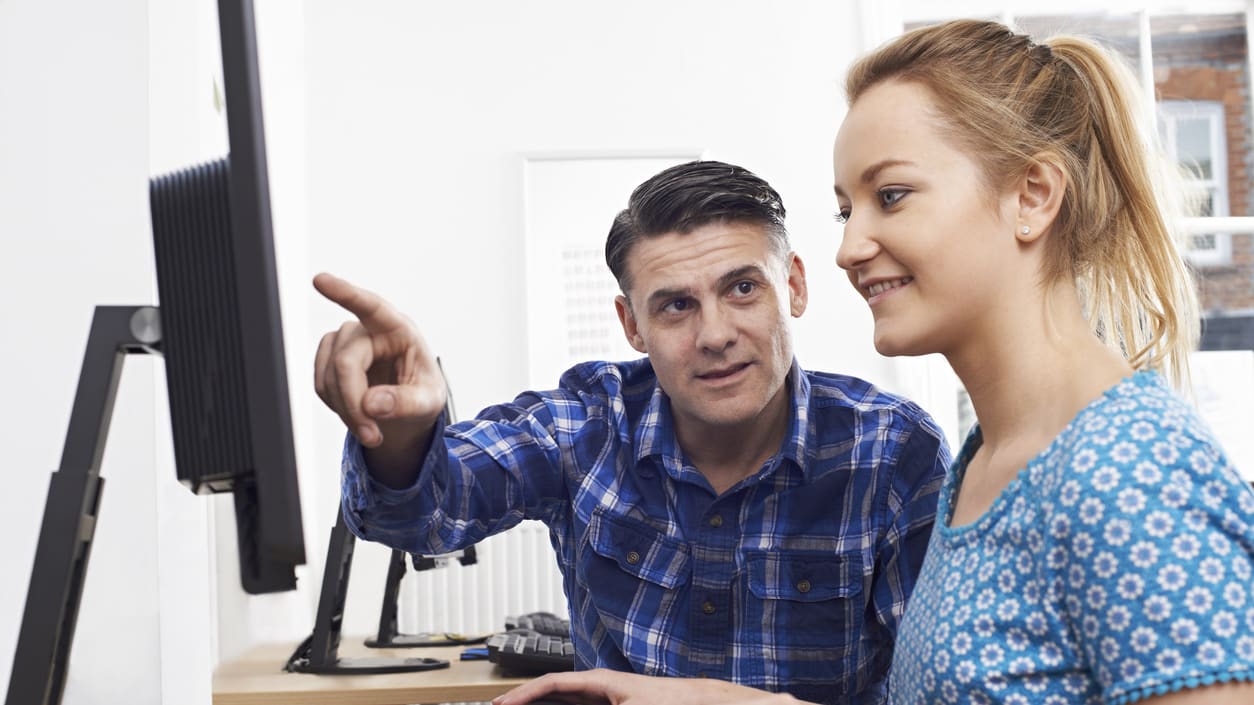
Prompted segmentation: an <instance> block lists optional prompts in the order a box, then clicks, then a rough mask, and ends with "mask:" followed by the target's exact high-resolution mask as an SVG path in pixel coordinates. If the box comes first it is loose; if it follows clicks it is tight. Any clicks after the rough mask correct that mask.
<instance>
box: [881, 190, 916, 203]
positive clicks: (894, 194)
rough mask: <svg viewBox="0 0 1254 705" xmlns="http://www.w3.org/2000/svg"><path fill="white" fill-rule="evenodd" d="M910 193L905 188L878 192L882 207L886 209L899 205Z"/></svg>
mask: <svg viewBox="0 0 1254 705" xmlns="http://www.w3.org/2000/svg"><path fill="white" fill-rule="evenodd" d="M908 193H910V192H909V191H907V190H906V189H903V188H885V189H880V190H879V191H878V192H877V194H878V195H879V197H880V205H881V206H883V207H884V208H892V207H893V206H895V205H897V203H898V202H899V201H901V199H903V198H905V197H906V194H908Z"/></svg>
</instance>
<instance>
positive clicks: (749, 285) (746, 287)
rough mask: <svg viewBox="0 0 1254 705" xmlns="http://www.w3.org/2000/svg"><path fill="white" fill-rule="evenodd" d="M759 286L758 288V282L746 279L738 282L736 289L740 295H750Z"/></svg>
mask: <svg viewBox="0 0 1254 705" xmlns="http://www.w3.org/2000/svg"><path fill="white" fill-rule="evenodd" d="M757 288H758V285H757V284H754V283H753V282H750V281H744V282H738V283H737V284H736V286H735V291H736V293H737V294H739V295H740V296H748V295H749V294H752V293H753V292H754V291H755V290H756V289H757Z"/></svg>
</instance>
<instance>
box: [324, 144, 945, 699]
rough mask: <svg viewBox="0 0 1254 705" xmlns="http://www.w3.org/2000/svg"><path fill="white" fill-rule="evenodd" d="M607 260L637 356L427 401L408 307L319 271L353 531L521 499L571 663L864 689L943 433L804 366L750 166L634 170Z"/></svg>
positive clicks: (834, 692)
mask: <svg viewBox="0 0 1254 705" xmlns="http://www.w3.org/2000/svg"><path fill="white" fill-rule="evenodd" d="M605 249H606V261H607V263H608V264H609V266H610V269H611V270H612V271H613V273H614V275H615V277H616V278H617V279H618V282H619V285H620V288H621V289H622V295H621V296H618V297H617V299H616V300H615V308H616V310H617V312H618V317H619V320H620V321H621V323H622V327H623V332H624V333H625V334H626V336H627V339H628V341H629V342H630V343H631V345H632V347H634V348H635V349H636V350H638V351H640V352H641V353H644V354H646V355H647V356H648V357H647V358H645V359H642V360H638V361H635V362H627V363H610V362H587V363H583V364H580V365H577V366H575V367H574V368H572V369H571V370H569V371H568V372H566V373H565V375H563V377H562V379H561V382H560V384H559V388H558V389H556V390H553V391H548V392H525V393H523V394H521V395H519V396H518V397H517V398H516V399H515V400H514V401H513V402H511V403H509V404H502V405H499V406H494V407H491V408H489V409H486V410H484V411H483V412H481V413H480V414H479V416H478V417H477V418H476V419H475V420H472V421H467V422H463V423H458V424H454V425H452V426H447V427H446V426H445V424H444V421H443V420H442V418H441V410H442V409H443V406H444V399H445V396H444V395H445V391H444V387H443V383H442V378H441V376H440V374H439V373H438V370H437V368H436V365H435V361H434V357H433V356H432V354H431V352H430V351H429V350H428V349H427V347H426V345H425V344H424V343H423V342H422V339H421V337H420V336H419V335H418V332H417V331H416V330H415V328H414V326H413V325H412V324H411V323H409V322H408V321H407V320H406V319H405V318H403V317H402V316H401V315H399V314H398V313H397V312H396V311H395V310H393V309H392V308H391V307H390V306H388V305H387V304H386V303H385V302H383V301H382V300H380V299H379V298H378V297H376V296H375V295H374V294H371V293H369V292H366V291H363V290H361V289H357V288H356V287H354V286H352V285H351V284H348V283H347V282H344V281H341V280H338V279H335V278H334V277H331V276H329V275H319V276H318V277H317V278H315V280H314V284H315V286H316V287H317V288H318V290H319V291H320V292H322V293H323V294H324V295H325V296H327V297H328V298H330V299H331V300H333V301H335V302H337V303H339V304H340V305H342V306H343V307H345V308H346V309H348V310H349V311H351V312H352V313H353V314H355V315H356V316H357V318H358V321H357V322H352V323H347V324H345V325H344V326H343V327H342V328H341V329H340V330H339V331H336V332H333V333H329V334H327V336H325V337H324V338H323V340H322V343H321V345H320V347H319V350H318V357H317V362H316V368H317V371H316V374H317V387H318V393H319V396H321V397H322V399H323V400H324V401H325V402H326V403H327V405H328V406H330V407H331V408H332V409H333V410H334V411H336V413H338V414H339V415H340V416H341V417H342V418H343V419H344V421H345V423H346V425H347V426H348V428H349V430H350V431H352V432H353V433H354V434H355V436H356V438H353V437H350V438H349V440H348V443H347V445H346V451H345V459H344V463H343V466H344V478H343V507H344V514H345V518H346V520H347V522H348V524H349V526H350V528H351V529H352V530H353V531H354V532H355V533H356V534H357V535H358V536H360V537H362V538H364V539H368V540H375V541H381V542H383V543H386V544H388V545H390V546H394V547H397V548H400V549H403V550H406V551H410V552H414V553H425V554H432V553H442V552H447V551H453V550H457V549H458V548H461V547H463V546H466V545H469V544H472V543H474V542H476V541H479V540H480V539H482V538H484V537H485V536H488V535H490V534H493V533H496V532H499V531H504V530H505V529H508V528H510V527H511V526H514V525H515V524H517V523H518V522H519V521H521V520H522V519H539V520H541V521H543V522H545V523H546V524H547V525H548V526H549V528H550V531H551V535H552V539H553V545H554V547H555V548H556V550H557V553H558V563H559V565H560V567H561V570H562V573H563V575H564V582H565V590H566V594H567V597H568V599H569V602H570V608H571V630H572V637H573V639H574V641H575V645H576V665H577V667H578V668H580V669H586V668H595V667H603V668H610V669H615V670H622V671H634V672H637V673H643V674H648V675H683V676H705V677H710V678H717V679H721V680H727V681H733V682H736V683H740V684H744V685H750V686H755V687H759V688H766V689H769V690H787V691H789V692H791V693H793V694H795V695H797V696H798V697H801V698H803V699H808V700H814V701H821V702H829V701H834V700H839V701H841V702H882V701H883V699H884V686H885V680H886V674H887V671H888V664H889V661H890V658H891V654H892V644H893V639H894V635H895V633H896V627H897V620H898V619H899V617H900V615H901V613H902V610H903V607H904V603H905V600H906V598H907V597H908V595H909V593H910V589H911V587H912V586H913V584H914V578H915V575H916V573H917V571H918V569H919V566H920V564H921V563H922V559H923V551H924V548H925V545H926V543H927V539H928V535H929V534H930V531H931V526H932V521H933V515H934V513H935V509H936V493H937V490H938V488H939V483H940V478H941V474H942V472H943V470H944V468H945V466H946V465H947V464H948V462H949V454H948V450H947V448H946V445H945V443H944V442H943V440H942V434H941V432H940V430H939V429H938V428H937V426H936V425H935V423H934V422H933V421H932V420H931V419H930V418H929V417H928V416H927V415H926V414H925V413H924V412H923V411H922V410H920V409H919V408H918V407H917V406H915V405H914V404H912V403H910V402H908V401H905V400H903V399H900V398H898V397H894V396H891V395H888V394H885V393H883V392H881V391H879V390H877V389H875V388H874V387H872V386H871V385H869V384H868V383H866V382H863V381H861V380H857V379H854V378H851V377H845V376H839V375H829V374H823V373H816V372H807V371H804V370H802V369H801V368H800V367H799V366H798V365H797V363H796V362H795V361H794V359H793V346H792V338H791V332H790V327H789V317H790V316H792V317H795V316H800V315H801V314H802V312H803V311H804V310H805V307H806V282H805V269H804V266H803V265H802V262H801V260H800V259H799V258H798V257H797V256H796V254H794V253H793V252H792V251H791V250H790V248H789V245H788V235H787V232H786V230H785V229H784V207H783V204H782V202H781V200H780V197H779V195H778V194H777V193H776V192H775V190H774V189H772V188H771V187H770V185H768V184H767V183H766V182H765V181H763V180H762V179H760V178H758V177H757V176H755V175H754V174H752V173H750V172H748V171H746V170H744V169H742V168H739V167H735V166H731V165H728V164H722V163H719V162H711V161H703V162H691V163H688V164H682V165H679V166H676V167H672V168H670V169H667V170H665V171H663V172H661V173H659V174H657V175H656V176H654V177H652V178H650V179H649V180H647V181H646V182H644V183H643V184H641V185H640V186H639V187H638V188H637V189H636V190H635V191H634V192H633V193H632V195H631V198H630V201H629V204H628V207H627V209H626V210H624V211H623V212H621V213H620V214H619V215H618V216H617V217H616V218H615V220H614V223H613V226H612V227H611V229H610V234H609V238H608V240H607V242H606V248H605Z"/></svg>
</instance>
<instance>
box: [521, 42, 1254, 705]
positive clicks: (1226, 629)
mask: <svg viewBox="0 0 1254 705" xmlns="http://www.w3.org/2000/svg"><path fill="white" fill-rule="evenodd" d="M1134 85H1135V84H1134V83H1133V82H1132V80H1131V77H1130V75H1129V73H1128V71H1127V70H1126V69H1125V68H1124V67H1123V66H1122V64H1121V63H1120V62H1119V61H1118V60H1117V59H1115V58H1113V57H1112V56H1111V55H1110V54H1109V53H1108V52H1106V51H1105V50H1103V49H1101V48H1100V47H1098V46H1097V45H1095V44H1093V43H1091V42H1088V41H1085V40H1080V39H1075V38H1061V37H1060V38H1055V39H1052V40H1050V41H1048V42H1046V43H1043V44H1035V43H1033V42H1032V41H1031V40H1030V39H1029V38H1028V37H1026V36H1023V35H1017V34H1014V33H1012V32H1010V31H1009V30H1008V29H1006V28H1005V27H1004V26H1002V25H999V24H996V23H992V22H980V21H957V22H950V23H946V24H942V25H938V26H934V27H929V28H924V29H921V30H917V31H914V32H911V33H909V34H906V35H904V36H902V37H900V38H898V39H897V40H895V41H893V42H890V43H889V44H887V45H886V46H884V47H882V48H881V49H879V50H878V51H876V52H875V53H873V54H871V55H870V56H868V57H866V58H864V59H862V60H861V61H859V62H858V63H857V64H855V66H854V67H853V68H852V69H851V71H850V73H849V76H848V79H847V85H846V89H847V95H848V99H849V101H850V109H849V114H848V116H847V117H846V119H845V122H844V124H843V125H842V127H841V129H840V133H839V135H838V136H837V139H836V148H835V174H836V181H835V191H836V195H837V201H838V203H839V206H840V215H839V218H840V219H841V220H842V221H844V222H845V231H844V241H843V242H842V244H841V247H840V251H839V253H838V255H837V263H838V264H839V265H840V266H841V268H843V269H845V270H846V271H847V273H848V275H849V279H850V281H851V283H852V284H853V285H854V287H855V288H856V289H857V290H858V291H859V292H860V293H861V294H862V295H863V296H864V297H865V298H866V300H867V302H868V304H869V305H870V307H871V310H872V313H873V315H874V318H875V345H876V349H877V350H879V351H880V352H881V353H883V354H885V355H922V354H927V353H933V352H939V353H941V354H943V355H945V357H946V359H947V360H948V361H949V363H950V365H951V366H952V367H953V368H954V371H955V372H956V373H957V375H958V376H959V378H960V379H961V380H962V382H963V384H964V385H965V386H966V389H967V391H968V392H969V393H970V395H971V400H972V404H973V406H974V408H975V412H976V416H977V418H978V419H979V424H978V426H977V427H976V428H975V429H974V430H973V431H972V433H971V434H970V436H969V437H968V438H967V440H966V442H965V444H964V445H963V448H962V451H961V453H960V454H959V457H958V459H957V460H956V461H955V463H954V466H953V467H952V468H951V470H950V472H949V474H948V476H947V478H946V482H945V486H944V488H943V489H942V493H941V500H940V507H939V510H938V514H937V521H936V528H935V530H934V533H933V536H932V541H931V543H930V545H929V549H928V554H927V558H926V559H925V563H924V567H923V571H922V574H921V575H920V578H919V582H918V584H917V586H916V587H915V590H914V593H913V595H912V597H911V599H910V602H909V604H908V607H907V610H906V614H905V617H904V619H903V622H902V627H901V630H900V633H899V635H898V641H897V645H896V649H895V653H894V659H893V666H892V675H891V677H890V682H889V694H890V700H891V701H892V702H894V703H903V704H905V703H910V704H913V703H1006V704H1011V703H1024V704H1027V703H1047V704H1050V703H1060V704H1061V703H1081V702H1085V703H1087V702H1103V703H1130V702H1144V703H1153V704H1154V705H1169V704H1174V703H1188V702H1205V703H1211V704H1223V703H1251V702H1254V577H1252V575H1254V492H1251V490H1250V488H1249V486H1248V485H1246V484H1245V483H1244V482H1243V481H1241V480H1240V478H1239V477H1238V475H1237V473H1236V471H1235V470H1234V469H1233V468H1232V467H1231V465H1230V464H1229V462H1228V461H1227V459H1226V458H1225V456H1224V455H1223V452H1222V450H1221V449H1220V448H1219V446H1218V444H1217V443H1216V442H1215V440H1214V439H1213V438H1212V437H1211V435H1210V433H1209V431H1208V430H1207V429H1206V428H1205V426H1204V424H1203V423H1202V422H1201V421H1200V420H1199V419H1198V418H1197V416H1196V415H1195V413H1194V412H1193V410H1192V409H1191V408H1190V407H1189V405H1188V404H1186V403H1185V402H1184V401H1182V400H1181V398H1180V397H1179V396H1177V395H1176V394H1175V393H1174V392H1173V391H1171V389H1170V387H1169V385H1168V383H1167V382H1166V380H1165V378H1164V374H1165V376H1166V378H1169V379H1170V380H1172V382H1174V383H1176V384H1177V385H1181V384H1183V383H1184V381H1185V377H1186V372H1185V369H1186V368H1185V365H1186V359H1185V358H1186V355H1187V353H1188V351H1189V350H1190V349H1191V347H1192V346H1193V344H1194V341H1195V338H1196V331H1197V328H1198V324H1197V312H1196V303H1195V300H1194V296H1193V287H1192V284H1191V282H1190V281H1189V277H1188V275H1187V271H1186V269H1185V267H1184V265H1183V262H1182V259H1181V257H1180V255H1179V253H1178V252H1177V250H1176V248H1175V246H1174V244H1173V243H1174V240H1173V237H1172V232H1171V230H1170V228H1169V224H1168V221H1167V220H1165V218H1164V216H1163V212H1164V210H1166V208H1165V206H1166V205H1167V203H1166V199H1165V198H1164V196H1163V194H1165V193H1169V192H1168V191H1165V190H1164V189H1163V188H1162V187H1161V186H1160V185H1159V183H1160V182H1159V181H1157V180H1156V179H1155V178H1152V177H1153V175H1154V174H1155V173H1156V172H1155V170H1156V168H1157V167H1156V165H1157V164H1159V163H1160V160H1157V159H1156V158H1155V157H1154V156H1153V155H1152V154H1151V153H1150V152H1149V151H1148V150H1146V149H1145V146H1144V145H1145V141H1144V140H1143V134H1144V133H1143V132H1141V131H1139V130H1138V127H1137V120H1136V115H1137V106H1138V105H1139V103H1138V102H1137V101H1136V99H1135V96H1134ZM580 678H583V679H584V681H583V684H582V685H577V684H578V683H579V681H578V680H577V679H580ZM717 685H723V687H728V686H725V685H724V684H717ZM663 686H665V687H667V688H670V690H669V691H666V693H665V697H666V698H667V699H665V700H654V702H671V701H676V702H677V701H679V699H681V698H682V699H683V702H692V703H699V702H730V701H734V700H736V699H741V698H743V699H746V700H747V699H749V698H753V697H762V695H761V694H758V693H753V692H752V691H746V690H741V689H734V690H730V691H729V692H726V693H716V692H715V691H714V688H715V687H716V684H711V683H710V682H708V681H691V682H685V681H672V682H666V683H657V682H654V681H653V680H651V679H641V678H639V677H630V676H617V675H614V676H611V675H609V674H594V675H592V676H587V675H584V674H573V675H570V676H567V677H565V678H564V679H563V678H556V679H550V680H548V681H547V682H540V683H537V684H535V685H532V686H528V687H529V688H530V689H529V690H526V689H524V688H520V689H519V691H516V693H511V694H510V695H509V696H506V697H504V698H502V699H500V700H498V703H501V705H514V703H517V702H525V700H521V699H519V698H515V697H513V696H514V695H515V694H517V695H520V696H523V697H534V696H535V695H538V694H541V693H562V692H566V693H569V692H578V693H583V694H590V695H593V696H597V697H599V698H601V699H603V700H610V701H611V702H615V703H620V702H628V701H631V700H632V699H633V698H634V699H635V700H639V701H640V702H645V696H644V694H645V693H646V692H648V689H650V688H662V687H663ZM525 688H527V687H525ZM654 692H656V693H663V691H660V690H659V691H654ZM776 697H777V698H778V700H779V701H787V700H788V698H787V697H786V696H776Z"/></svg>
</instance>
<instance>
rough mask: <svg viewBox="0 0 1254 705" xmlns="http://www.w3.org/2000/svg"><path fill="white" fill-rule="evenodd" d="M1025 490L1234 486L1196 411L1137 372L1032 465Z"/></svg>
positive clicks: (1112, 491)
mask: <svg viewBox="0 0 1254 705" xmlns="http://www.w3.org/2000/svg"><path fill="white" fill-rule="evenodd" d="M1034 470H1035V472H1034V473H1033V475H1035V477H1034V482H1033V484H1039V485H1043V486H1044V489H1045V490H1046V492H1047V493H1049V494H1051V495H1052V494H1054V492H1055V491H1057V492H1063V491H1067V492H1070V493H1075V492H1079V493H1081V494H1083V495H1084V496H1086V497H1101V496H1103V495H1109V496H1111V498H1114V497H1116V496H1117V495H1118V493H1119V492H1120V491H1121V490H1122V489H1124V488H1126V487H1129V486H1140V487H1142V488H1146V487H1148V486H1152V485H1163V484H1169V483H1176V484H1184V485H1188V486H1192V485H1194V484H1197V483H1199V482H1202V483H1204V482H1207V481H1211V480H1215V479H1221V478H1226V480H1227V481H1239V476H1237V474H1236V472H1235V470H1234V469H1233V468H1232V467H1231V464H1230V463H1229V461H1228V459H1227V457H1226V456H1225V455H1224V452H1223V449H1222V448H1221V447H1220V445H1219V443H1218V442H1217V441H1216V440H1215V437H1214V435H1213V434H1212V433H1211V431H1210V429H1209V428H1208V427H1207V426H1206V424H1205V422H1204V421H1203V420H1202V419H1201V417H1200V416H1199V415H1198V414H1197V412H1196V410H1195V409H1194V408H1193V406H1192V405H1190V404H1189V403H1188V402H1187V401H1186V400H1185V399H1183V398H1182V397H1181V396H1180V395H1178V394H1177V393H1176V392H1174V391H1173V390H1172V389H1171V388H1170V387H1169V386H1168V385H1167V383H1166V382H1165V381H1164V380H1163V379H1162V377H1161V376H1160V375H1158V374H1157V373H1155V372H1149V371H1142V372H1137V373H1136V374H1134V375H1132V376H1130V377H1127V378H1125V379H1124V380H1122V381H1120V382H1119V383H1118V384H1116V385H1115V386H1113V387H1111V388H1110V389H1108V390H1106V392H1105V393H1104V394H1103V395H1102V397H1101V398H1099V399H1097V400H1095V401H1094V402H1093V403H1092V404H1090V405H1089V406H1088V407H1086V408H1085V409H1084V410H1083V411H1082V412H1081V413H1080V414H1079V415H1078V416H1077V417H1076V418H1075V420H1073V421H1072V423H1071V424H1070V425H1069V426H1068V427H1067V428H1066V429H1065V430H1064V431H1063V432H1062V434H1060V435H1059V437H1058V438H1057V439H1055V441H1054V443H1053V444H1051V446H1050V448H1049V449H1048V450H1047V451H1046V452H1045V453H1044V454H1042V456H1041V457H1040V458H1038V460H1037V462H1036V467H1035V468H1034Z"/></svg>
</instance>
